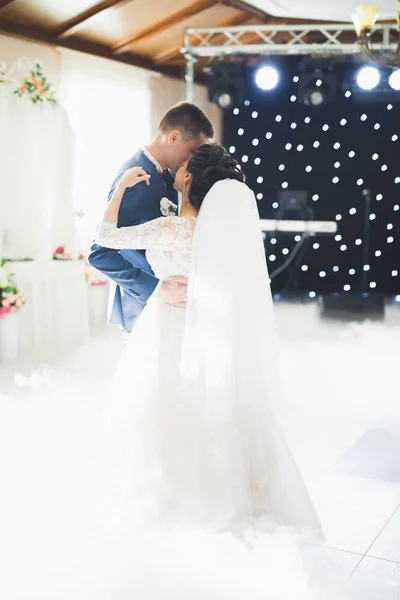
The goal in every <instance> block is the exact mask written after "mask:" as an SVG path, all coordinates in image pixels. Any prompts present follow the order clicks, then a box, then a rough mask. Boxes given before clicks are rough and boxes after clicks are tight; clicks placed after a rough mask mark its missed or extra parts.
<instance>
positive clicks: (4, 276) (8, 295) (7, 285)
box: [0, 263, 26, 319]
mask: <svg viewBox="0 0 400 600" xmlns="http://www.w3.org/2000/svg"><path fill="white" fill-rule="evenodd" d="M3 264H4V263H2V264H1V266H0V319H2V318H4V317H5V316H6V315H7V314H9V313H11V312H16V311H18V310H20V309H21V308H22V307H23V305H24V304H25V302H26V298H25V296H23V295H22V294H21V290H20V289H19V287H18V286H17V285H16V283H15V281H14V273H7V272H6V270H5V269H4V267H3Z"/></svg>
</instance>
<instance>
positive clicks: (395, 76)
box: [389, 69, 400, 92]
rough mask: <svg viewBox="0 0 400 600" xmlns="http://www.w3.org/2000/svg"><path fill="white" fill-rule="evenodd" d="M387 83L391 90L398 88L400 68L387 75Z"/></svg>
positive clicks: (399, 86) (399, 84) (399, 87)
mask: <svg viewBox="0 0 400 600" xmlns="http://www.w3.org/2000/svg"><path fill="white" fill-rule="evenodd" d="M389 85H390V87H391V88H392V89H393V90H396V92H397V91H399V90H400V69H396V71H393V73H392V74H391V76H390V77H389Z"/></svg>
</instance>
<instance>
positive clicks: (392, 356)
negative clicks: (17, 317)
mask: <svg viewBox="0 0 400 600" xmlns="http://www.w3.org/2000/svg"><path fill="white" fill-rule="evenodd" d="M276 315H277V324H278V331H279V334H280V339H281V343H282V349H281V364H282V376H283V383H284V390H285V402H284V403H283V404H282V406H280V407H277V411H278V414H279V416H280V420H281V424H282V428H283V429H284V432H285V434H286V436H287V439H288V442H289V444H290V446H291V448H292V451H293V454H294V456H295V458H296V460H297V462H298V464H299V467H300V469H301V471H302V473H303V475H304V478H305V480H306V482H307V485H308V487H309V489H310V493H311V495H312V498H313V500H314V502H315V505H316V508H317V510H318V513H319V515H320V518H321V521H322V525H323V528H324V531H325V536H326V542H325V544H324V545H310V546H307V547H306V548H304V550H303V557H304V564H305V567H306V570H307V572H308V573H309V575H310V579H311V581H312V582H313V585H314V586H316V587H317V589H319V588H320V589H321V590H322V591H321V598H322V599H323V600H325V598H328V600H333V599H335V600H400V387H399V385H398V359H399V356H400V306H396V305H393V306H392V307H389V310H388V313H387V319H386V321H385V322H384V323H375V324H372V323H366V324H346V323H336V324H335V323H330V322H324V321H321V320H320V319H319V316H318V311H317V307H316V305H315V304H309V305H291V304H290V305H285V304H278V305H277V307H276ZM121 347H122V344H121V340H120V339H119V336H118V335H117V334H116V332H115V331H114V332H111V333H110V332H109V331H105V332H103V333H101V334H99V336H98V337H96V338H94V339H93V340H92V341H91V342H90V343H89V344H88V345H87V347H85V348H81V349H80V350H79V351H75V352H74V353H73V354H70V355H67V356H64V357H60V358H58V359H57V360H54V361H53V362H54V366H55V367H58V368H60V369H62V370H63V371H64V372H68V373H69V374H70V376H73V377H78V378H79V379H80V380H81V381H83V382H85V383H86V384H90V390H91V392H90V394H91V396H92V397H93V399H92V401H93V402H95V398H96V390H97V389H99V390H100V389H101V388H102V386H103V385H104V382H105V381H107V380H108V379H109V378H110V376H111V374H112V372H113V369H114V367H115V364H116V361H117V359H118V354H119V350H120V348H121ZM34 363H35V361H34V360H33V359H31V360H30V359H28V360H27V361H25V362H22V361H21V362H20V363H19V364H18V365H17V366H15V365H14V366H12V365H9V366H8V368H3V369H2V376H1V378H0V384H1V391H3V393H4V392H5V391H6V390H7V388H8V386H12V378H13V377H12V376H13V373H14V372H15V370H16V368H18V370H22V371H23V372H24V373H28V372H29V365H34ZM31 387H32V386H31ZM20 389H21V386H20ZM246 600H247V599H246ZM249 600H250V599H249Z"/></svg>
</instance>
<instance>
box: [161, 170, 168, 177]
mask: <svg viewBox="0 0 400 600" xmlns="http://www.w3.org/2000/svg"><path fill="white" fill-rule="evenodd" d="M167 173H168V169H164V170H163V171H161V173H160V177H165V176H166V174H167Z"/></svg>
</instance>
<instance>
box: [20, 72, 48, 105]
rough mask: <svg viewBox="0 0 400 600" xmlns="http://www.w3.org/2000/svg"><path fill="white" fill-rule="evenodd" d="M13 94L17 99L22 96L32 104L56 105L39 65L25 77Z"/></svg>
mask: <svg viewBox="0 0 400 600" xmlns="http://www.w3.org/2000/svg"><path fill="white" fill-rule="evenodd" d="M14 94H16V95H17V96H18V97H19V98H22V96H27V97H29V98H30V100H31V101H32V102H33V104H37V103H40V102H41V103H43V102H51V103H52V104H56V103H57V100H56V98H55V91H54V90H53V88H52V86H51V84H50V83H49V82H48V81H47V79H46V77H45V76H44V75H43V72H42V66H41V65H40V64H39V63H37V64H36V65H35V68H34V69H32V70H31V72H30V75H28V77H25V79H24V80H23V81H22V83H21V85H20V86H19V88H18V89H17V90H14Z"/></svg>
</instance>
